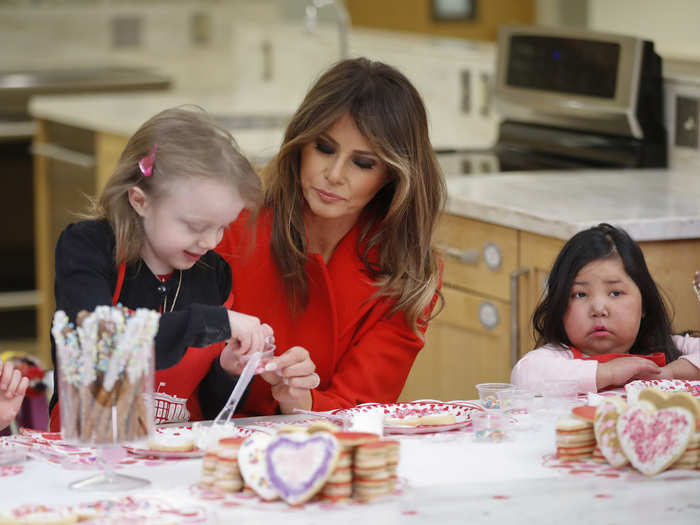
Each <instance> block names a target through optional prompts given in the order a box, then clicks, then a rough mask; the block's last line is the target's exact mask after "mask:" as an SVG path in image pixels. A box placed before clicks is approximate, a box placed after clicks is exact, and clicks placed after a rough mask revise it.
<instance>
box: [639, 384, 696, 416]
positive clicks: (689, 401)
mask: <svg viewBox="0 0 700 525" xmlns="http://www.w3.org/2000/svg"><path fill="white" fill-rule="evenodd" d="M638 399H639V402H640V403H641V402H645V403H649V404H650V405H651V406H652V407H654V408H656V409H661V408H671V407H680V408H685V409H686V410H689V411H690V412H691V413H692V414H693V415H694V416H695V419H696V421H700V399H698V398H696V397H694V396H693V395H692V394H690V393H689V392H663V391H661V390H657V389H656V388H645V389H644V390H642V391H641V392H640V393H639V398H638Z"/></svg>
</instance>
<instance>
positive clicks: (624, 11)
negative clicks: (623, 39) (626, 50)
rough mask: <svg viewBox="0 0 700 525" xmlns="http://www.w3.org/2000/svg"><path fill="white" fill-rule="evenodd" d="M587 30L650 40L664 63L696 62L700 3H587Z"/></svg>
mask: <svg viewBox="0 0 700 525" xmlns="http://www.w3.org/2000/svg"><path fill="white" fill-rule="evenodd" d="M588 9H589V11H588V23H589V27H590V28H591V29H595V30H598V31H608V32H614V33H623V34H631V35H635V36H640V37H643V38H646V39H649V40H653V41H654V44H655V46H656V49H657V51H658V52H659V54H660V55H662V56H663V57H664V58H665V59H667V58H668V59H670V58H680V59H691V60H699V61H700V1H698V0H588Z"/></svg>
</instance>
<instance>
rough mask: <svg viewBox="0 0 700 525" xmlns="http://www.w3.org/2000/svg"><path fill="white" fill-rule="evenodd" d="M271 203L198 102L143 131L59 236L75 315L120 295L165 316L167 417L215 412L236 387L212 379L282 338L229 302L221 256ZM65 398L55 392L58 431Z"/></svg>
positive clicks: (162, 402)
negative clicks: (244, 224) (238, 228)
mask: <svg viewBox="0 0 700 525" xmlns="http://www.w3.org/2000/svg"><path fill="white" fill-rule="evenodd" d="M261 200H262V184H261V181H260V178H259V176H258V175H257V174H256V173H255V171H254V170H253V168H252V166H251V165H250V163H249V162H248V160H247V159H246V158H245V157H244V156H243V155H242V154H241V153H240V151H239V150H238V147H237V145H236V143H235V141H234V140H233V137H232V136H231V134H230V133H228V132H227V131H226V130H224V129H222V128H220V127H218V126H217V125H216V124H215V123H214V122H213V121H212V120H211V119H210V118H209V117H208V116H207V115H206V113H205V112H204V111H202V110H200V109H199V108H171V109H166V110H165V111H162V112H160V113H158V114H157V115H155V116H154V117H152V118H150V119H149V120H148V121H147V122H145V123H144V124H143V125H142V126H141V127H140V128H139V129H138V130H137V131H136V132H135V133H134V135H133V136H132V137H131V138H130V139H129V141H128V143H127V145H126V147H125V148H124V151H123V152H122V155H121V157H120V159H119V162H118V165H117V167H116V169H115V171H114V173H113V174H112V176H111V177H110V178H109V180H108V181H107V183H106V185H105V188H104V190H103V191H102V194H101V195H100V197H99V198H98V199H95V200H94V201H93V202H92V210H91V213H90V214H89V215H87V216H86V217H85V218H86V220H83V221H80V222H76V223H74V224H71V225H69V226H68V227H67V228H66V229H65V230H64V231H63V232H62V233H61V236H60V237H59V239H58V243H57V245H56V258H55V266H56V281H55V293H56V307H57V309H59V310H63V311H65V312H66V314H68V316H69V317H70V319H71V320H73V321H75V318H76V316H77V314H78V312H79V311H81V310H87V311H92V310H94V309H95V307H96V306H98V305H116V304H118V303H119V304H122V305H123V306H125V307H127V308H131V309H136V308H149V309H152V310H158V311H160V312H161V313H162V315H161V317H160V322H159V327H158V333H157V335H156V338H155V365H156V373H155V388H156V389H157V390H158V394H159V395H158V402H157V404H156V419H157V421H158V422H160V423H168V422H181V421H187V420H197V419H202V418H212V417H213V416H214V415H215V414H216V408H212V406H214V407H217V408H218V407H219V406H220V405H221V404H223V403H224V402H225V401H226V398H227V397H228V395H229V393H230V390H229V391H221V390H219V389H217V388H215V387H214V385H218V384H219V383H220V382H221V381H222V380H223V381H228V382H233V381H235V380H236V379H237V375H236V374H238V373H240V369H241V360H240V359H239V358H238V356H237V355H236V354H235V351H236V350H242V351H244V352H246V351H248V350H250V351H261V350H263V349H264V348H265V346H266V342H265V340H266V339H267V340H268V341H270V342H271V341H272V340H273V332H272V328H271V327H270V326H268V325H265V324H263V323H261V322H260V319H259V318H257V317H253V316H250V315H245V314H242V313H240V312H237V311H233V310H232V309H231V303H232V301H233V297H232V296H231V269H230V268H229V266H228V265H227V264H226V262H225V261H224V260H223V259H222V258H221V257H220V256H219V255H217V254H216V253H215V252H214V247H215V246H216V245H217V243H218V242H219V241H220V240H221V237H222V235H223V232H224V229H225V228H226V227H227V226H228V224H229V223H230V222H231V221H232V220H234V219H235V218H236V217H237V216H238V214H239V213H240V212H241V211H242V210H243V209H244V208H248V209H250V210H257V208H258V207H259V205H260V202H261ZM52 341H53V339H52ZM227 341H229V343H230V344H228V345H227V346H226V350H225V351H224V350H223V349H224V345H225V343H226V342H227ZM53 353H54V351H53V349H52V354H53ZM55 362H56V361H55V358H54V363H55ZM54 373H55V372H54ZM57 402H58V391H57V390H55V391H54V397H53V398H52V400H51V415H52V417H51V420H50V427H51V429H52V430H58V429H59V428H60V423H59V414H60V412H59V410H58V403H57Z"/></svg>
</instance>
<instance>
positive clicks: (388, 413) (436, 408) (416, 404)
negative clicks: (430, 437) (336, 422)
mask: <svg viewBox="0 0 700 525" xmlns="http://www.w3.org/2000/svg"><path fill="white" fill-rule="evenodd" d="M483 410H484V408H483V407H482V406H481V405H479V404H477V403H473V402H471V401H448V402H444V401H435V400H432V399H425V400H420V401H412V402H410V403H389V404H382V403H365V404H362V405H358V406H356V407H354V408H346V409H338V410H332V411H331V412H330V413H331V414H333V415H336V416H339V417H342V418H344V419H346V420H348V421H349V420H351V419H352V417H353V416H354V415H356V414H361V413H367V412H377V411H380V412H382V413H383V414H384V433H385V434H429V433H433V432H446V431H450V430H459V429H461V428H466V427H468V426H469V425H471V417H472V413H473V412H474V411H483Z"/></svg>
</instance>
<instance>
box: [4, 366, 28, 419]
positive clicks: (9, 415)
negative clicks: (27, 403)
mask: <svg viewBox="0 0 700 525" xmlns="http://www.w3.org/2000/svg"><path fill="white" fill-rule="evenodd" d="M28 386H29V379H27V378H26V377H22V374H21V373H20V371H19V370H15V367H14V366H12V363H10V362H9V361H7V362H6V363H5V364H4V365H3V364H2V361H1V360H0V430H1V429H3V428H5V427H6V426H7V425H9V424H10V423H12V420H13V419H15V417H16V416H17V412H19V408H20V406H21V405H22V400H23V399H24V394H25V393H26V392H27V387H28Z"/></svg>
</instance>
